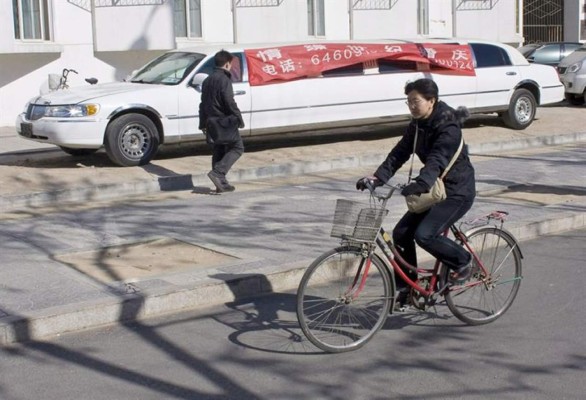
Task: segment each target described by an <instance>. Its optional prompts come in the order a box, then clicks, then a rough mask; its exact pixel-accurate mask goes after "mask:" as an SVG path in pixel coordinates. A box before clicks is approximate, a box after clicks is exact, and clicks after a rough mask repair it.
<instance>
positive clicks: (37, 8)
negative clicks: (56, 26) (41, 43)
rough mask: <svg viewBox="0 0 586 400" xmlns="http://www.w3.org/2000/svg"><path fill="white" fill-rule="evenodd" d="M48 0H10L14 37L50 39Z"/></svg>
mask: <svg viewBox="0 0 586 400" xmlns="http://www.w3.org/2000/svg"><path fill="white" fill-rule="evenodd" d="M49 2H50V0H12V10H13V17H14V37H15V38H16V39H20V40H51V34H50V32H51V26H50V18H49V17H50V15H49V9H50V7H49V5H50V4H49Z"/></svg>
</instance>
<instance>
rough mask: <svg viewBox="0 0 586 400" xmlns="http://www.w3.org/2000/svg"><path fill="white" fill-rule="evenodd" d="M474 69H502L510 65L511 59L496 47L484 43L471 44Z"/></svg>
mask: <svg viewBox="0 0 586 400" xmlns="http://www.w3.org/2000/svg"><path fill="white" fill-rule="evenodd" d="M470 47H472V51H473V52H474V58H475V59H476V68H488V67H502V66H505V65H511V59H510V58H509V55H508V54H507V52H506V51H505V50H503V49H501V48H500V47H498V46H493V45H490V44H485V43H471V44H470Z"/></svg>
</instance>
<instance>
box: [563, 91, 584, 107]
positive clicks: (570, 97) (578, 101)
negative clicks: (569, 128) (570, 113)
mask: <svg viewBox="0 0 586 400" xmlns="http://www.w3.org/2000/svg"><path fill="white" fill-rule="evenodd" d="M566 101H567V102H568V103H570V104H571V105H573V106H581V105H583V104H584V95H582V96H579V95H577V94H573V93H566Z"/></svg>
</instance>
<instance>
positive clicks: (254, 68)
mask: <svg viewBox="0 0 586 400" xmlns="http://www.w3.org/2000/svg"><path fill="white" fill-rule="evenodd" d="M244 53H245V56H246V61H247V63H248V74H249V81H250V84H251V85H252V86H258V85H265V84H267V83H276V82H279V81H288V80H292V79H298V78H303V77H310V76H318V75H319V74H321V73H322V72H323V71H328V70H332V69H336V68H341V67H346V66H349V65H353V64H358V63H365V62H368V61H373V60H379V59H384V60H401V61H413V62H416V63H422V64H428V65H429V66H430V68H432V71H433V72H434V73H446V74H458V75H471V76H474V75H475V72H474V65H473V58H472V51H471V49H470V47H469V46H467V45H456V44H437V43H433V44H430V43H401V44H343V43H328V44H307V45H295V46H280V47H270V48H263V49H250V50H245V51H244Z"/></svg>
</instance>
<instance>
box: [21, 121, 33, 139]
mask: <svg viewBox="0 0 586 400" xmlns="http://www.w3.org/2000/svg"><path fill="white" fill-rule="evenodd" d="M20 134H21V135H22V136H24V137H28V138H30V137H33V124H31V123H29V122H23V123H21V124H20Z"/></svg>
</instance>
